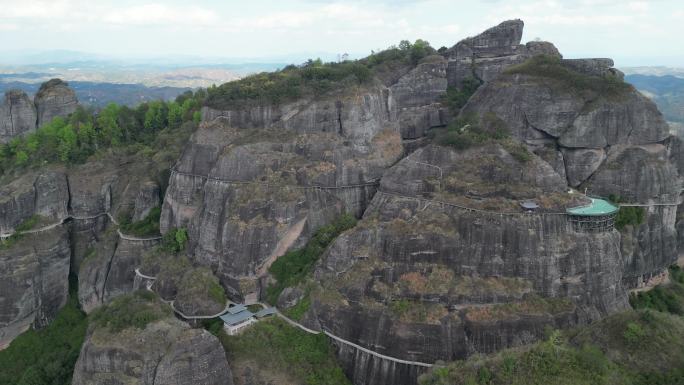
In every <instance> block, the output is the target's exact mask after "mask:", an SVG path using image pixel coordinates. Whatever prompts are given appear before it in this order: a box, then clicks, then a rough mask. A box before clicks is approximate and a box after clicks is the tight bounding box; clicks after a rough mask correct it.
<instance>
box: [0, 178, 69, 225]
mask: <svg viewBox="0 0 684 385" xmlns="http://www.w3.org/2000/svg"><path fill="white" fill-rule="evenodd" d="M68 201H69V189H68V185H67V179H66V175H65V174H64V173H63V172H60V171H49V170H46V171H43V172H40V173H28V174H26V175H23V176H21V177H20V178H18V179H16V180H13V181H11V182H10V183H8V184H7V185H5V186H2V187H0V234H11V233H13V232H14V229H15V228H16V227H17V226H18V225H20V224H21V223H22V222H24V221H26V220H27V219H29V218H31V217H32V216H34V215H37V216H40V217H41V222H49V223H57V222H60V221H62V220H63V219H64V218H66V217H67V216H68V215H69V214H68V207H67V206H68Z"/></svg>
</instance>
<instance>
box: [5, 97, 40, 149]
mask: <svg viewBox="0 0 684 385" xmlns="http://www.w3.org/2000/svg"><path fill="white" fill-rule="evenodd" d="M36 119H37V117H36V107H35V106H34V104H33V101H32V100H31V99H30V98H29V97H28V95H26V93H25V92H24V91H20V90H10V91H7V92H5V99H4V101H3V103H2V105H0V143H7V142H9V141H10V140H11V139H12V138H14V137H17V136H20V135H24V134H26V133H29V132H31V131H34V130H35V129H36Z"/></svg>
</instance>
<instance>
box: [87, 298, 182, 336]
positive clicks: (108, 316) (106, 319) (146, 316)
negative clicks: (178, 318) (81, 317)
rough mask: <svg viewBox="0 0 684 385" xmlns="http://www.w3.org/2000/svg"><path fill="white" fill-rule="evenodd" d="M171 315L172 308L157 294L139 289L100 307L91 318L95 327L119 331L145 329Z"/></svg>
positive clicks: (112, 331)
mask: <svg viewBox="0 0 684 385" xmlns="http://www.w3.org/2000/svg"><path fill="white" fill-rule="evenodd" d="M171 315H172V310H171V308H170V307H169V306H168V305H166V304H164V303H162V302H161V301H160V300H159V297H157V295H156V294H154V293H152V292H149V291H145V290H138V291H136V292H134V293H132V294H126V295H123V296H120V297H117V298H116V299H114V300H113V301H112V302H110V303H109V304H107V305H104V306H102V307H100V308H98V309H97V310H96V311H94V312H93V313H92V315H91V316H90V320H91V324H92V325H93V327H96V328H103V329H107V330H108V331H109V332H111V333H117V332H120V331H122V330H124V329H127V328H137V329H145V327H147V325H148V324H150V323H152V322H155V321H158V320H160V319H163V318H166V317H170V316H171Z"/></svg>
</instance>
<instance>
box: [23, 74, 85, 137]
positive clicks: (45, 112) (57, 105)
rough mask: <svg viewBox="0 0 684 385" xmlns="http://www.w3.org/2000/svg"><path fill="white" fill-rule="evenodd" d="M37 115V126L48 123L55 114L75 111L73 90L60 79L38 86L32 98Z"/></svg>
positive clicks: (76, 102)
mask: <svg viewBox="0 0 684 385" xmlns="http://www.w3.org/2000/svg"><path fill="white" fill-rule="evenodd" d="M34 101H35V105H36V112H37V115H38V120H37V126H38V127H41V126H43V125H44V124H45V123H49V122H51V121H52V119H54V118H55V117H57V116H67V115H69V114H71V113H72V112H74V111H76V107H77V106H78V99H77V98H76V93H75V92H74V90H72V89H71V88H69V85H68V84H67V83H66V82H64V81H62V80H60V79H52V80H49V81H47V82H45V83H43V84H42V85H41V86H40V89H39V90H38V93H36V97H35V99H34Z"/></svg>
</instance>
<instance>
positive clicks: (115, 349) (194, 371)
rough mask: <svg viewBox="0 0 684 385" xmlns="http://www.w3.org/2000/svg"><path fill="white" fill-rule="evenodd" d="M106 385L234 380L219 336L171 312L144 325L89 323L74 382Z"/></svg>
mask: <svg viewBox="0 0 684 385" xmlns="http://www.w3.org/2000/svg"><path fill="white" fill-rule="evenodd" d="M158 306H166V305H158ZM138 310H140V309H138ZM167 313H170V310H167ZM148 315H149V313H148ZM105 384H107V385H108V384H140V385H177V384H203V385H232V384H233V379H232V373H231V371H230V367H229V366H228V362H227V360H226V355H225V352H224V350H223V347H222V346H221V344H220V343H219V341H218V339H217V338H216V337H215V336H213V335H212V334H210V333H209V332H207V331H206V330H203V329H191V328H190V327H189V326H188V325H187V324H185V323H183V322H181V321H179V320H177V319H175V318H173V317H172V316H170V314H169V315H168V316H167V317H165V318H162V319H159V320H156V321H153V322H151V323H148V324H147V325H145V327H144V328H142V329H141V328H138V327H135V326H130V327H127V328H125V329H123V330H120V331H112V330H110V329H108V328H107V327H103V326H99V325H95V326H94V327H91V329H90V330H89V332H88V336H87V337H86V341H85V342H84V344H83V347H82V349H81V354H80V356H79V358H78V361H77V362H76V368H75V369H74V375H73V381H72V385H105Z"/></svg>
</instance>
